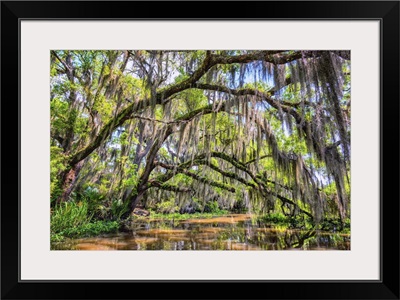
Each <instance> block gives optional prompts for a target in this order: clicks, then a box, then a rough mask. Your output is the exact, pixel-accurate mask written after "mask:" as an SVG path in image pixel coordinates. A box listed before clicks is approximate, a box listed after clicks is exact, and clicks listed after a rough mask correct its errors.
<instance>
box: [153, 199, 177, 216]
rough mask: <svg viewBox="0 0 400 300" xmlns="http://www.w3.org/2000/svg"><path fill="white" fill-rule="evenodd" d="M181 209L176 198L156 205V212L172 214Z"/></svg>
mask: <svg viewBox="0 0 400 300" xmlns="http://www.w3.org/2000/svg"><path fill="white" fill-rule="evenodd" d="M177 211H179V206H178V205H176V204H175V201H174V200H167V201H162V202H160V203H158V204H157V205H156V212H157V213H161V214H172V213H175V212H177Z"/></svg>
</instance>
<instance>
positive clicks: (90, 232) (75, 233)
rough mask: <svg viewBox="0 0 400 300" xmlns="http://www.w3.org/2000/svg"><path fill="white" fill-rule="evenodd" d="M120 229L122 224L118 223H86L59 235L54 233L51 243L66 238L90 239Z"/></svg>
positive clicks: (65, 230)
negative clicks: (89, 237)
mask: <svg viewBox="0 0 400 300" xmlns="http://www.w3.org/2000/svg"><path fill="white" fill-rule="evenodd" d="M119 227H120V224H119V222H117V221H95V222H91V223H85V224H82V225H79V226H77V227H70V228H65V229H64V230H63V231H61V232H58V233H52V234H51V235H50V241H51V242H52V243H53V242H55V243H57V242H62V241H64V240H65V238H78V237H88V236H96V235H99V234H104V233H113V232H117V231H118V229H119Z"/></svg>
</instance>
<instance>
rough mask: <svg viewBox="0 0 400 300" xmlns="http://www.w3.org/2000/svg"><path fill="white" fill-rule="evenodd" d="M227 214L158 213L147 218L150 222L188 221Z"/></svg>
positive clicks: (220, 211)
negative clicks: (157, 220) (156, 220)
mask: <svg viewBox="0 0 400 300" xmlns="http://www.w3.org/2000/svg"><path fill="white" fill-rule="evenodd" d="M227 214H229V212H228V211H227V210H219V211H218V212H216V213H200V212H196V213H193V214H181V213H177V212H175V213H170V214H163V213H158V212H152V213H151V214H150V217H148V218H149V219H150V220H153V219H160V220H189V219H211V218H213V217H215V216H224V215H227Z"/></svg>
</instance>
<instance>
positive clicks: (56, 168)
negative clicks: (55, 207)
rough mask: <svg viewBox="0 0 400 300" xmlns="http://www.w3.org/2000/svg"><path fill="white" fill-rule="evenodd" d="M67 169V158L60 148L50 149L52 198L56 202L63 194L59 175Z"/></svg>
mask: <svg viewBox="0 0 400 300" xmlns="http://www.w3.org/2000/svg"><path fill="white" fill-rule="evenodd" d="M65 168H66V157H65V156H64V155H63V153H62V149H61V148H59V147H55V146H53V147H50V197H51V199H52V200H55V199H56V198H57V197H58V196H59V195H60V193H61V187H60V186H59V184H60V183H59V175H60V174H61V172H62V171H64V170H65Z"/></svg>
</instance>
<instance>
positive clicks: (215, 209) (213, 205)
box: [204, 201, 221, 214]
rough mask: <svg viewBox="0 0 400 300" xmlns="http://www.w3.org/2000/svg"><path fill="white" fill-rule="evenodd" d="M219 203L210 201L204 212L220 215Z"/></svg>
mask: <svg viewBox="0 0 400 300" xmlns="http://www.w3.org/2000/svg"><path fill="white" fill-rule="evenodd" d="M220 211H221V210H220V208H219V204H218V201H208V202H207V203H206V205H205V206H204V212H207V213H212V214H218V213H219V212H220Z"/></svg>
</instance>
